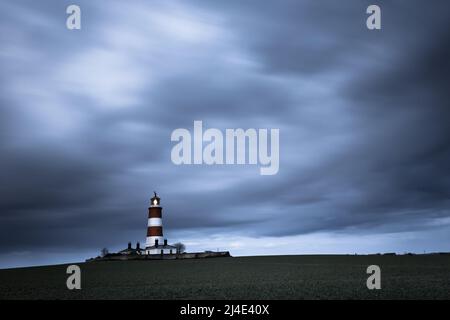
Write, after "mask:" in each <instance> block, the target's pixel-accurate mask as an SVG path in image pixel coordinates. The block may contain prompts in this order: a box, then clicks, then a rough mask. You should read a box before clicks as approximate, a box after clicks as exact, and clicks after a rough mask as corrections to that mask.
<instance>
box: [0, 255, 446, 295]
mask: <svg viewBox="0 0 450 320" xmlns="http://www.w3.org/2000/svg"><path fill="white" fill-rule="evenodd" d="M371 264H376V265H379V266H380V268H381V286H382V289H381V290H368V289H367V287H366V279H367V277H368V275H367V274H366V268H367V266H368V265H371ZM78 265H79V266H80V267H81V271H82V289H81V290H73V291H70V290H68V289H67V288H66V279H67V276H68V275H66V267H67V265H57V266H45V267H33V268H21V269H6V270H0V298H1V299H380V298H381V299H449V298H450V255H417V256H345V255H340V256H338V255H336V256H331V255H327V256H264V257H237V258H212V259H196V260H166V261H114V262H112V261H111V262H94V263H80V264H78Z"/></svg>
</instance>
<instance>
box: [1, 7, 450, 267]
mask: <svg viewBox="0 0 450 320" xmlns="http://www.w3.org/2000/svg"><path fill="white" fill-rule="evenodd" d="M368 4H370V3H369V2H364V1H363V2H361V1H358V2H356V1H354V2H349V3H346V4H341V3H339V4H337V3H335V2H334V1H321V2H320V3H316V2H303V1H288V2H287V3H283V4H282V3H275V2H273V3H261V2H251V1H250V2H245V3H242V2H238V1H232V2H230V1H228V2H204V1H190V2H182V1H179V2H171V3H170V4H168V3H167V2H163V1H156V2H152V3H151V4H149V3H147V2H144V1H135V2H133V3H130V4H127V6H126V7H125V6H124V5H123V4H122V3H121V2H119V1H112V2H110V3H108V5H105V4H103V3H101V2H99V1H97V2H96V1H89V2H87V1H81V2H80V4H79V5H80V6H81V8H82V17H83V23H82V30H80V31H69V30H67V29H66V28H65V7H64V4H63V3H58V4H54V3H52V2H49V1H44V2H42V3H40V4H39V5H37V4H35V3H34V2H31V1H20V2H14V3H13V2H11V1H7V2H4V3H2V4H1V5H0V6H1V9H2V10H0V12H1V13H0V26H1V28H0V37H1V40H2V51H1V53H0V67H1V68H2V73H1V74H0V82H1V86H0V93H1V94H0V125H1V126H0V133H1V135H0V151H1V154H2V157H1V158H0V165H1V166H0V174H1V177H2V181H7V183H5V184H3V185H2V187H1V191H2V196H1V197H0V208H1V214H0V221H1V224H0V231H1V236H0V249H2V251H3V252H4V253H5V254H8V252H24V251H30V250H40V251H48V252H51V253H52V254H51V255H50V256H52V257H56V256H57V252H66V251H70V252H71V254H72V253H73V254H74V255H76V252H77V250H78V251H79V252H92V251H95V250H97V249H99V248H101V247H103V246H108V247H120V246H121V245H122V244H123V243H126V242H128V241H135V240H141V241H142V240H143V239H144V236H145V225H146V209H147V208H146V207H147V205H148V200H149V199H148V198H149V196H150V195H151V192H152V191H153V190H157V191H158V193H160V194H161V195H162V198H163V206H164V227H165V235H167V236H168V237H169V241H172V239H173V240H181V241H183V240H184V239H186V241H189V242H190V243H191V244H192V247H193V248H196V249H201V248H202V245H203V244H204V243H205V241H211V243H214V246H218V247H223V248H225V247H228V246H229V247H230V248H233V249H232V250H235V251H236V252H238V253H239V252H240V253H241V254H251V253H252V252H255V253H261V252H266V253H276V252H279V250H278V249H277V246H280V245H283V246H284V245H287V246H294V247H295V243H296V242H301V241H309V242H310V241H312V242H314V241H317V243H320V244H323V246H325V247H326V248H330V250H331V251H332V252H339V251H342V252H348V251H349V250H350V249H349V245H348V243H349V242H347V240H345V241H342V242H339V243H341V245H336V246H334V247H333V248H331V247H330V246H328V245H327V243H328V241H331V240H329V239H334V237H337V236H338V235H341V236H342V237H348V239H355V237H358V236H359V235H361V234H364V235H367V237H368V238H370V237H372V238H371V239H377V241H376V243H378V244H379V245H380V248H385V249H386V250H388V249H389V248H390V247H389V245H388V244H389V242H390V241H391V240H390V239H392V238H391V237H393V238H395V239H396V241H398V243H400V242H401V243H402V244H401V245H399V246H395V245H393V246H392V250H397V249H398V250H405V251H414V250H419V251H421V250H423V249H422V247H421V246H420V243H419V241H418V240H417V239H422V238H423V239H427V240H426V243H427V247H429V248H436V250H437V249H439V250H443V247H442V245H441V243H440V241H441V240H439V239H436V241H435V242H433V240H432V239H433V237H432V235H433V233H434V232H435V231H436V230H437V229H436V228H438V226H437V224H439V223H438V222H439V221H446V220H445V219H448V217H449V214H450V212H449V197H448V194H449V189H450V181H449V178H448V177H449V176H450V174H449V173H450V172H449V167H448V163H449V160H450V148H449V147H450V140H449V137H450V132H449V126H448V124H447V122H448V121H446V119H448V118H449V114H448V113H449V111H448V107H447V104H448V101H449V98H450V97H449V94H448V90H447V86H448V82H449V81H448V80H449V79H448V77H449V76H448V75H449V71H450V70H449V63H448V59H447V57H448V53H449V50H450V43H449V40H448V39H449V37H448V31H447V30H448V17H447V16H446V14H445V13H446V12H447V11H448V10H445V9H448V4H447V3H446V2H438V3H437V4H436V5H433V6H427V5H426V4H425V3H424V2H421V1H416V2H414V5H413V4H411V5H410V7H409V9H408V10H404V8H403V6H400V5H398V4H393V3H386V4H382V12H383V14H382V17H383V18H382V19H383V20H382V24H383V29H382V30H381V31H376V32H372V31H368V30H367V29H366V28H365V8H366V7H367V5H368ZM255 8H258V10H256V9H255ZM194 120H202V121H203V123H204V125H205V127H214V128H219V129H221V130H223V129H226V128H244V129H246V128H279V129H280V152H281V153H280V160H281V163H280V171H279V173H278V174H277V175H275V176H263V177H262V176H260V175H259V174H258V168H257V167H254V166H175V165H173V164H172V163H171V161H170V150H171V147H172V143H171V142H170V134H171V132H172V131H173V130H174V129H176V128H187V129H189V130H192V126H193V121H194ZM391 235H392V236H391ZM243 237H247V238H246V239H244V240H242V239H243ZM308 237H309V238H308ZM403 237H404V238H403ZM414 237H416V238H414ZM402 239H403V240H402ZM405 239H410V240H405ZM284 241H287V244H284V243H285V242H284ZM349 241H350V242H351V241H353V240H349ZM408 241H409V242H408ZM309 242H308V243H309ZM369 242H370V240H368V241H367V242H366V244H365V245H361V246H360V247H358V248H357V249H358V250H359V251H361V252H367V251H370V250H374V246H372V245H369ZM242 243H244V244H245V243H252V245H251V246H250V247H249V246H244V247H242V246H240V245H238V244H242ZM267 243H273V246H267V245H266V244H267ZM407 243H410V244H411V250H406V247H407ZM261 248H264V249H261ZM261 250H262V251H261ZM305 250H306V247H302V246H300V247H298V250H296V251H295V252H299V253H301V252H306V251H308V250H306V251H305ZM355 250H356V249H355ZM319 251H320V252H324V251H326V250H319ZM350 251H351V250H350ZM375 251H376V250H375ZM380 251H381V249H380ZM286 252H287V251H286ZM289 252H291V251H289ZM308 252H309V251H308ZM292 253H294V251H292ZM53 254H54V255H53ZM61 257H62V255H61ZM11 259H12V260H14V259H16V261H25V260H23V259H19V258H17V257H16V256H14V255H12V256H11ZM39 259H40V258H39V257H36V260H35V261H43V260H39ZM52 259H56V258H52ZM61 259H62V258H61ZM1 261H7V258H2V260H1ZM27 261H28V260H27ZM26 263H32V262H26ZM2 264H3V265H11V264H14V262H4V263H3V262H2Z"/></svg>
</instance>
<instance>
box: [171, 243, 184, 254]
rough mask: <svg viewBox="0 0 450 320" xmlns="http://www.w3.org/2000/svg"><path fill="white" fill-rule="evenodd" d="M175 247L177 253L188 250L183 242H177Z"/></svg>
mask: <svg viewBox="0 0 450 320" xmlns="http://www.w3.org/2000/svg"><path fill="white" fill-rule="evenodd" d="M173 246H174V247H175V248H177V253H183V252H184V251H185V250H186V246H185V245H184V244H182V243H181V242H177V243H175V244H174V245H173Z"/></svg>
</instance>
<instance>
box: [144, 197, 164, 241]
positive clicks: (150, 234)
mask: <svg viewBox="0 0 450 320" xmlns="http://www.w3.org/2000/svg"><path fill="white" fill-rule="evenodd" d="M153 193H154V194H155V195H154V196H153V198H151V200H150V207H149V208H148V224H147V241H146V247H151V246H156V247H157V246H158V245H163V241H164V238H163V228H162V207H161V206H160V200H161V199H160V198H159V197H158V195H157V194H156V192H153Z"/></svg>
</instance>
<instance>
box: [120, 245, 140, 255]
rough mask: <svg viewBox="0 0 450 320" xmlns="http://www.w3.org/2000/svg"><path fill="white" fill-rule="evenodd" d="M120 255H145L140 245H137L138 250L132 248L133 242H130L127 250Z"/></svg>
mask: <svg viewBox="0 0 450 320" xmlns="http://www.w3.org/2000/svg"><path fill="white" fill-rule="evenodd" d="M118 253H119V254H123V255H130V254H145V252H144V250H142V249H141V246H140V244H139V242H138V243H136V249H134V248H133V247H132V246H131V242H128V247H127V248H126V249H123V250H121V251H119V252H118Z"/></svg>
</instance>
